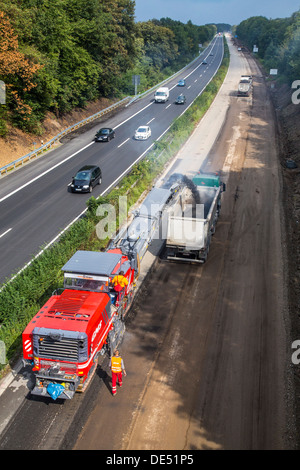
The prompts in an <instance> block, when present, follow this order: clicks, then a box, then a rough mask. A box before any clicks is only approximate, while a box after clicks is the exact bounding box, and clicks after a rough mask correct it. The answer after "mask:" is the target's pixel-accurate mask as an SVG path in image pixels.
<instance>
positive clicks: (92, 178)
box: [70, 165, 102, 193]
mask: <svg viewBox="0 0 300 470" xmlns="http://www.w3.org/2000/svg"><path fill="white" fill-rule="evenodd" d="M101 181H102V173H101V170H100V168H99V167H98V166H95V165H85V166H83V167H82V168H80V170H79V171H78V172H77V173H76V175H75V176H73V178H72V183H71V185H70V189H71V191H72V193H77V192H78V193H91V192H92V190H93V187H94V186H96V184H101Z"/></svg>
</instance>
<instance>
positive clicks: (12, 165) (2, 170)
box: [0, 43, 211, 177]
mask: <svg viewBox="0 0 300 470" xmlns="http://www.w3.org/2000/svg"><path fill="white" fill-rule="evenodd" d="M210 45H211V43H210V44H209V45H208V46H207V47H206V48H205V49H204V50H203V51H202V52H201V53H200V54H199V56H198V57H196V58H195V59H194V60H192V62H190V63H189V64H187V65H186V66H185V67H183V68H182V69H181V70H179V71H178V72H175V73H174V74H173V75H171V76H170V77H168V78H166V79H165V80H163V81H162V82H160V83H158V84H157V85H154V86H153V87H152V88H150V89H149V90H147V91H145V92H143V93H141V94H139V95H136V96H134V97H133V98H132V97H131V96H127V97H126V98H124V99H123V100H121V101H118V102H117V103H115V104H113V105H111V106H109V107H108V108H106V109H103V110H101V111H99V112H97V113H95V114H93V115H92V116H89V117H87V118H85V119H83V120H82V121H79V122H77V123H76V124H73V125H72V126H70V127H67V128H66V129H64V130H63V131H62V132H60V133H59V134H57V135H56V136H55V137H53V138H52V139H50V140H49V141H48V142H46V144H43V145H42V146H41V147H39V148H37V149H36V150H33V151H32V152H30V153H28V154H26V155H24V156H23V157H20V158H18V159H17V160H14V161H13V162H11V163H8V164H7V165H5V166H3V167H1V168H0V177H1V176H3V175H6V174H7V172H8V171H12V170H15V169H16V168H17V167H19V166H22V165H23V164H24V163H27V162H30V161H31V159H33V158H36V157H37V156H38V155H39V154H41V153H43V152H45V151H47V150H49V149H50V148H51V147H52V145H54V144H55V143H56V142H57V141H59V140H60V139H61V138H62V137H64V136H65V135H67V134H70V133H71V132H73V131H74V130H76V129H79V128H80V127H82V126H85V125H86V124H88V123H89V122H92V121H94V120H96V119H98V118H99V117H101V116H103V115H105V114H107V113H109V112H110V111H113V110H114V109H116V108H118V107H119V106H121V105H122V104H124V103H125V102H126V101H128V103H127V104H126V106H129V105H130V104H131V103H133V102H134V101H136V100H137V99H139V98H142V97H143V96H146V95H147V94H149V93H151V92H152V91H154V90H155V89H156V88H157V87H160V86H162V85H164V84H165V83H167V82H169V81H170V80H172V79H173V78H175V77H176V76H177V75H179V74H180V73H181V72H183V71H184V70H185V69H186V68H188V67H189V66H190V65H191V64H193V63H194V62H195V61H196V60H198V59H199V57H200V55H201V54H203V52H205V51H206V49H208V48H209V47H210Z"/></svg>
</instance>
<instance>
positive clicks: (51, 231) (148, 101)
mask: <svg viewBox="0 0 300 470" xmlns="http://www.w3.org/2000/svg"><path fill="white" fill-rule="evenodd" d="M222 57H223V38H222V37H216V38H215V39H214V40H213V41H212V43H211V44H210V46H209V47H208V48H207V49H206V50H205V51H204V52H203V53H202V54H201V55H200V56H199V58H198V59H197V60H196V61H194V62H193V63H192V64H191V65H190V66H189V67H188V68H186V69H185V70H184V71H182V73H181V74H179V75H178V76H177V77H176V78H174V79H172V80H171V81H170V82H169V83H168V85H167V86H168V87H169V89H170V98H169V101H168V102H167V103H164V104H161V103H155V102H154V99H153V95H152V94H151V95H147V96H145V97H143V98H142V99H139V100H137V101H136V102H134V103H132V104H131V105H129V106H128V107H127V108H125V109H123V110H122V111H120V112H119V113H117V114H115V115H114V116H111V117H108V118H103V120H102V121H100V122H98V123H97V124H96V123H95V126H93V127H92V128H90V129H89V130H88V131H87V132H85V133H81V134H80V135H79V136H77V137H76V138H73V139H71V140H69V141H68V142H67V143H65V144H63V145H61V146H60V147H59V148H58V149H56V150H53V151H51V152H49V153H48V154H47V155H44V156H43V157H40V158H39V159H37V160H36V161H34V162H32V163H30V164H28V165H26V166H24V167H23V168H21V169H19V170H16V171H14V172H12V173H11V174H9V175H7V176H4V177H2V178H1V184H0V284H2V283H4V282H5V281H6V280H7V279H9V278H10V277H11V276H12V275H13V274H14V273H16V272H18V270H20V269H22V268H23V266H24V265H25V264H26V263H28V262H30V260H31V259H32V258H33V257H34V256H35V255H37V254H38V253H39V252H40V250H41V247H44V246H46V245H48V244H51V243H52V242H53V241H54V240H56V239H57V238H58V237H59V234H60V233H61V231H63V230H64V229H65V228H66V227H67V226H69V224H71V223H72V222H73V221H74V220H75V219H76V218H78V217H79V216H80V215H81V214H83V213H84V211H85V210H86V201H87V200H88V199H89V198H90V194H72V193H70V192H68V190H67V188H68V184H69V183H70V181H71V178H72V176H73V175H74V174H75V173H76V171H77V170H78V169H79V168H80V167H81V166H83V165H85V164H96V165H99V166H100V167H101V170H102V184H101V185H100V186H97V187H95V188H94V190H93V193H92V195H93V196H94V197H98V196H99V195H103V194H105V193H106V192H108V191H109V190H110V189H111V188H112V187H113V186H114V185H116V184H117V182H118V181H119V179H120V178H121V177H122V176H123V175H125V174H126V173H127V172H128V171H130V168H131V167H132V166H133V165H134V163H135V162H138V161H139V160H140V159H142V158H143V157H144V156H145V154H146V153H147V152H148V151H149V150H150V149H151V147H152V146H153V145H154V142H155V141H157V140H159V139H160V138H161V137H162V136H163V135H164V134H165V133H166V131H167V130H168V129H169V127H170V125H171V124H172V122H173V121H174V119H176V118H177V117H178V116H179V115H180V114H181V113H183V112H184V111H185V110H186V109H187V107H189V106H190V105H191V103H192V102H193V101H194V100H195V99H196V98H197V96H199V94H201V93H202V91H203V89H204V88H205V86H206V85H207V83H208V82H209V81H210V80H211V78H212V77H213V76H214V74H215V73H216V71H217V69H218V68H219V66H220V64H221V61H222ZM204 59H205V60H206V61H207V64H205V65H204V64H202V61H203V60H204ZM181 78H185V80H186V85H185V87H184V88H183V87H178V86H177V83H178V80H179V79H181ZM180 93H184V94H185V95H186V103H185V104H184V105H176V104H175V103H174V101H175V99H176V98H177V96H178V95H179V94H180ZM140 125H149V126H150V127H151V130H152V135H151V138H149V139H148V140H147V141H135V140H134V138H133V135H134V131H135V130H136V129H137V127H139V126H140ZM104 126H108V127H113V128H114V129H115V131H116V137H115V139H113V140H112V141H111V142H109V143H106V142H105V143H96V142H94V140H93V138H94V135H95V133H96V131H97V130H98V129H99V128H100V127H104Z"/></svg>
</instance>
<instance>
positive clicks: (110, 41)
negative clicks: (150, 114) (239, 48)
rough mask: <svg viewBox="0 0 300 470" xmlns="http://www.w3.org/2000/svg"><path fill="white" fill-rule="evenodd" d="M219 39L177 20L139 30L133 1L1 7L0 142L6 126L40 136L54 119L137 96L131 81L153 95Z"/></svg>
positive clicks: (59, 0)
mask: <svg viewBox="0 0 300 470" xmlns="http://www.w3.org/2000/svg"><path fill="white" fill-rule="evenodd" d="M216 32H217V27H216V26H215V25H213V24H211V25H203V26H196V25H194V24H193V23H192V22H191V21H189V22H188V23H187V24H184V23H182V22H180V21H174V20H171V19H170V18H162V19H160V20H156V19H153V20H151V21H147V22H137V23H136V22H135V2H134V1H133V0H89V1H88V2H86V0H0V80H2V81H3V82H4V83H5V85H6V103H5V105H1V106H0V136H5V135H6V134H7V125H6V123H7V122H10V123H11V124H13V125H14V126H17V127H19V128H21V129H23V130H25V131H28V132H32V133H37V134H39V133H42V126H41V123H42V121H43V119H44V117H45V115H46V113H47V112H48V111H51V112H53V113H55V115H56V116H60V115H63V114H65V113H67V112H70V111H71V110H72V109H74V108H76V107H81V108H83V107H85V106H86V105H87V103H88V102H90V101H94V100H96V99H98V98H101V97H111V98H119V97H122V96H124V95H126V94H133V92H134V88H133V84H132V75H136V74H138V75H140V89H141V90H143V89H147V88H149V87H151V86H153V85H155V83H157V82H158V81H160V80H162V79H163V78H165V77H166V76H168V74H171V73H173V72H174V71H176V70H178V68H180V67H181V66H183V65H185V64H186V63H188V62H189V61H190V60H191V59H193V58H194V57H195V56H196V55H197V54H198V53H199V44H204V43H206V42H207V41H209V40H210V39H212V37H213V36H214V34H215V33H216Z"/></svg>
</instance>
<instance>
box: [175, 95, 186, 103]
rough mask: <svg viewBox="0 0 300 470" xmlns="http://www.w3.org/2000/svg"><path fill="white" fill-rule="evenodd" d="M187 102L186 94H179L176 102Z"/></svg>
mask: <svg viewBox="0 0 300 470" xmlns="http://www.w3.org/2000/svg"><path fill="white" fill-rule="evenodd" d="M185 102H186V99H185V96H184V95H179V96H178V98H176V100H175V103H176V104H184V103H185Z"/></svg>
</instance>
